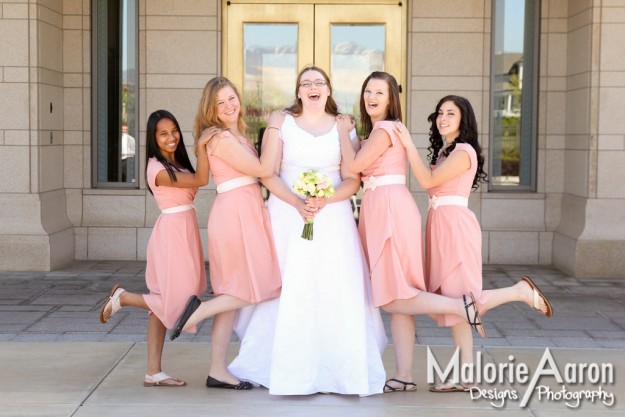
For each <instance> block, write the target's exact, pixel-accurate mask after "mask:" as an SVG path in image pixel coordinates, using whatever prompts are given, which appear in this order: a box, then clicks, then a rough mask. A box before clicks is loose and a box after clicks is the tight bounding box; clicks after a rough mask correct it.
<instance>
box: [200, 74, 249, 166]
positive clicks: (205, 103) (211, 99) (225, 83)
mask: <svg viewBox="0 0 625 417" xmlns="http://www.w3.org/2000/svg"><path fill="white" fill-rule="evenodd" d="M225 87H230V88H232V91H234V94H236V95H237V98H238V99H239V103H241V109H240V110H239V117H238V120H237V128H238V129H239V133H241V134H242V135H245V134H246V133H247V124H246V123H245V121H244V120H243V102H242V101H241V94H239V90H238V89H237V88H236V86H235V85H234V84H233V83H232V82H231V81H230V80H229V79H227V78H225V77H215V78H213V79H211V80H209V81H208V82H207V83H206V86H205V87H204V91H203V92H202V98H201V99H200V104H199V106H198V109H197V113H196V115H195V125H194V126H193V137H194V138H195V145H194V150H195V154H196V155H197V141H198V139H199V138H200V136H201V135H202V132H203V131H204V129H206V128H209V127H211V126H216V127H218V128H221V129H228V127H227V126H226V125H224V124H223V123H222V122H221V121H220V120H219V118H218V117H217V94H218V93H219V91H221V89H222V88H225Z"/></svg>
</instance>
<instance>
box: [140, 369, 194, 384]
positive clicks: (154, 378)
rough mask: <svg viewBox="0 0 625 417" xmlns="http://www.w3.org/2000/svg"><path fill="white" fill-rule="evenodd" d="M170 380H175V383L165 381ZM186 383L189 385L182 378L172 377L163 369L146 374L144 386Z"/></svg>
mask: <svg viewBox="0 0 625 417" xmlns="http://www.w3.org/2000/svg"><path fill="white" fill-rule="evenodd" d="M168 380H170V381H174V382H173V383H172V382H165V381H168ZM185 385H187V383H186V382H184V381H182V380H180V379H177V378H174V377H171V376H169V375H167V374H166V373H165V372H163V371H161V372H159V373H158V374H154V375H148V374H145V380H144V381H143V386H144V387H184V386H185Z"/></svg>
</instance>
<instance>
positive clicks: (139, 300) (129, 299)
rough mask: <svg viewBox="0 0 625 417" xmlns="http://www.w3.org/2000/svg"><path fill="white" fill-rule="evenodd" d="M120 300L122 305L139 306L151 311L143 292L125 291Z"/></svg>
mask: <svg viewBox="0 0 625 417" xmlns="http://www.w3.org/2000/svg"><path fill="white" fill-rule="evenodd" d="M119 302H120V304H121V305H122V307H127V306H128V307H138V308H142V309H144V310H148V311H150V307H148V305H147V303H146V302H145V298H143V294H137V293H134V292H129V291H124V292H123V293H122V295H120V296H119Z"/></svg>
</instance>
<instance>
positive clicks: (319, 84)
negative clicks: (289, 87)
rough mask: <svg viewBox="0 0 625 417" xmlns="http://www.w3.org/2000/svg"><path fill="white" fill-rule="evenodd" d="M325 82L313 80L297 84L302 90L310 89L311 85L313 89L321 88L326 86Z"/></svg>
mask: <svg viewBox="0 0 625 417" xmlns="http://www.w3.org/2000/svg"><path fill="white" fill-rule="evenodd" d="M326 84H327V83H326V81H325V80H315V81H304V82H302V83H300V84H299V86H300V87H304V88H310V87H312V86H313V85H314V86H315V87H323V86H324V85H326Z"/></svg>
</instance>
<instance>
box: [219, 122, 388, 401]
mask: <svg viewBox="0 0 625 417" xmlns="http://www.w3.org/2000/svg"><path fill="white" fill-rule="evenodd" d="M281 137H282V141H283V158H282V166H281V171H280V177H281V178H282V180H283V181H284V182H285V183H286V184H287V186H289V188H290V187H291V185H292V184H293V182H294V180H295V179H296V177H297V175H298V174H299V173H301V172H304V171H306V170H308V169H311V168H316V169H319V170H320V171H323V172H325V173H326V174H327V175H328V176H330V177H331V178H332V181H333V184H334V186H336V185H338V183H339V182H340V181H341V177H340V171H339V163H340V159H341V156H340V148H339V139H338V132H337V130H336V126H335V127H334V128H333V129H332V130H331V131H330V132H328V133H327V134H325V135H322V136H313V135H310V134H309V133H307V132H305V131H303V130H301V129H300V128H299V127H298V126H297V124H296V123H295V120H294V119H293V118H292V117H291V116H287V117H286V119H285V121H284V124H283V126H282V129H281ZM268 208H269V213H270V215H271V223H272V229H273V234H274V240H275V244H276V251H277V254H278V260H279V262H280V270H281V272H282V294H281V296H280V297H279V298H277V299H274V300H270V301H267V302H263V303H260V304H258V305H255V306H250V307H246V308H244V309H242V310H241V311H240V312H239V316H238V318H237V323H236V325H235V331H236V332H237V334H238V335H239V338H240V339H241V350H240V352H239V356H238V357H237V358H236V359H235V360H234V361H233V362H232V364H231V365H230V367H229V369H230V371H231V372H232V373H233V374H234V375H235V376H237V377H238V378H240V379H243V380H249V381H253V382H256V383H258V384H261V385H263V386H265V387H268V388H269V392H270V393H271V394H277V395H304V394H313V393H317V392H334V393H340V394H359V395H371V394H376V393H381V392H382V389H383V386H384V382H385V371H384V366H383V364H382V359H381V354H382V351H383V350H384V347H385V346H386V343H387V339H386V334H385V332H384V326H383V324H382V319H381V317H380V312H379V310H378V309H377V308H373V307H372V302H371V284H370V280H369V275H368V268H367V265H366V262H365V260H364V256H363V252H362V247H361V244H360V240H359V237H358V232H357V229H356V225H355V222H354V218H353V213H352V209H351V205H350V203H349V201H347V200H345V201H341V202H338V203H333V204H328V205H326V207H325V208H324V209H323V210H322V211H321V212H320V213H319V214H318V215H317V216H316V217H315V223H314V239H313V240H312V241H308V240H305V239H302V238H301V237H300V236H301V233H302V228H303V227H304V222H303V221H302V218H301V217H300V215H299V213H298V212H297V210H295V209H294V208H293V207H292V206H290V205H288V204H286V203H284V202H283V201H282V200H280V199H278V198H276V197H275V196H271V197H270V198H269V202H268Z"/></svg>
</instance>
